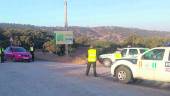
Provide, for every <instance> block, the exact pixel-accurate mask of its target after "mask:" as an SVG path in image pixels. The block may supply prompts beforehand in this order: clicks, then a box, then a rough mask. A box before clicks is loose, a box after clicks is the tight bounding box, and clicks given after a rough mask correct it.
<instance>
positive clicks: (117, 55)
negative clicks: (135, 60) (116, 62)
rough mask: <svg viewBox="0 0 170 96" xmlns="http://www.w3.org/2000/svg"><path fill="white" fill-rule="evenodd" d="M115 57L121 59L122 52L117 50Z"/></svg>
mask: <svg viewBox="0 0 170 96" xmlns="http://www.w3.org/2000/svg"><path fill="white" fill-rule="evenodd" d="M114 58H115V59H121V58H122V54H121V53H118V52H116V53H114Z"/></svg>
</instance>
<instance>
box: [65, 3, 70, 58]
mask: <svg viewBox="0 0 170 96" xmlns="http://www.w3.org/2000/svg"><path fill="white" fill-rule="evenodd" d="M64 16H65V31H68V21H67V0H64ZM65 54H66V56H68V55H69V53H68V44H65Z"/></svg>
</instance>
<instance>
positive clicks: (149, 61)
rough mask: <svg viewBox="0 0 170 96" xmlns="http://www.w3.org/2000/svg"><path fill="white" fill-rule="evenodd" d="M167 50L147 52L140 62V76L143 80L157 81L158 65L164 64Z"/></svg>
mask: <svg viewBox="0 0 170 96" xmlns="http://www.w3.org/2000/svg"><path fill="white" fill-rule="evenodd" d="M164 52H165V49H153V50H151V51H148V52H146V53H145V54H144V55H143V56H142V58H141V61H140V64H139V65H140V75H141V78H143V79H147V80H155V79H156V77H155V71H156V69H157V67H158V64H160V63H162V60H163V54H164Z"/></svg>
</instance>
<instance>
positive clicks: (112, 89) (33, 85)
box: [0, 61, 170, 96]
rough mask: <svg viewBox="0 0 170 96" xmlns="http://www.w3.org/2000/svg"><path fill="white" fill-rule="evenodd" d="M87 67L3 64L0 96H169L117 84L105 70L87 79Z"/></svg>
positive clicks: (51, 64) (167, 91)
mask: <svg viewBox="0 0 170 96" xmlns="http://www.w3.org/2000/svg"><path fill="white" fill-rule="evenodd" d="M85 67H86V65H72V64H62V63H55V62H46V61H36V62H32V63H21V62H14V63H11V62H8V63H4V64H0V96H170V92H169V90H163V89H157V88H152V87H146V86H140V85H127V84H120V83H118V82H115V81H113V80H112V79H110V77H109V75H108V73H109V70H108V69H105V68H98V69H97V71H98V74H99V77H97V78H95V77H93V75H90V76H88V77H86V76H85V75H84V72H85ZM106 70H107V71H106Z"/></svg>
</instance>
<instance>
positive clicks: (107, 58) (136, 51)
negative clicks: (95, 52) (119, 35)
mask: <svg viewBox="0 0 170 96" xmlns="http://www.w3.org/2000/svg"><path fill="white" fill-rule="evenodd" d="M146 50H148V48H135V47H132V48H123V49H122V50H121V51H120V52H121V54H122V58H136V57H137V56H138V55H140V54H142V53H143V52H145V51H146ZM99 61H100V62H101V64H103V65H104V66H106V67H110V66H111V65H112V63H114V62H115V61H116V59H115V57H114V53H110V54H102V55H100V56H99Z"/></svg>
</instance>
